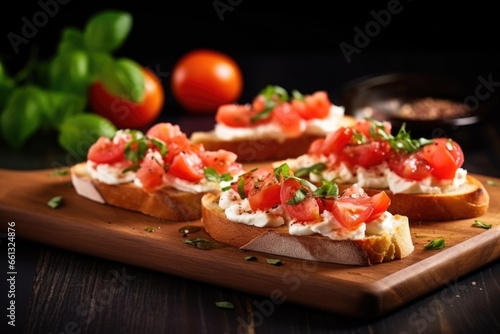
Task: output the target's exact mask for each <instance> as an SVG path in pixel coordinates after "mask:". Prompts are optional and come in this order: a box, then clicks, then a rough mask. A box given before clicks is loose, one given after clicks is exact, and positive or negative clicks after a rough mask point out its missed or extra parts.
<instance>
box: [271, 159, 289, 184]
mask: <svg viewBox="0 0 500 334" xmlns="http://www.w3.org/2000/svg"><path fill="white" fill-rule="evenodd" d="M274 176H275V177H276V179H277V180H278V181H279V180H281V176H283V178H285V179H286V178H288V177H290V167H289V166H288V164H287V163H283V164H281V165H279V166H278V167H276V168H275V169H274Z"/></svg>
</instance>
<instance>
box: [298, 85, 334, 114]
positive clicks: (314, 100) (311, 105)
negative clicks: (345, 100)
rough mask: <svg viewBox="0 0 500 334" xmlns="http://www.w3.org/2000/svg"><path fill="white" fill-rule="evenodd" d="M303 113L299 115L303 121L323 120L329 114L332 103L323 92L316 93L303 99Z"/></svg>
mask: <svg viewBox="0 0 500 334" xmlns="http://www.w3.org/2000/svg"><path fill="white" fill-rule="evenodd" d="M304 104H305V112H304V113H301V114H300V115H301V116H302V118H304V119H313V118H319V119H323V118H325V117H327V116H328V115H329V114H330V107H331V105H332V103H331V102H330V99H329V98H328V94H327V93H326V92H325V91H318V92H315V93H313V94H311V95H306V96H305V97H304Z"/></svg>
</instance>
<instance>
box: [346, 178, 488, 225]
mask: <svg viewBox="0 0 500 334" xmlns="http://www.w3.org/2000/svg"><path fill="white" fill-rule="evenodd" d="M338 186H339V190H341V191H342V190H344V189H346V188H348V187H349V186H350V184H338ZM363 189H364V190H365V192H366V193H367V194H368V195H369V196H373V195H374V194H376V193H378V192H380V191H381V190H384V191H385V192H386V193H387V195H389V197H390V199H391V204H390V206H389V209H388V211H389V212H391V213H395V212H397V213H399V214H401V215H404V216H407V217H408V218H409V219H410V220H411V221H414V220H417V221H418V220H428V221H443V222H444V221H451V220H457V219H468V218H475V217H479V216H482V215H483V214H485V213H486V212H487V211H488V207H489V202H490V196H489V194H488V192H487V191H486V189H485V188H484V185H483V184H482V183H481V182H480V181H479V180H478V179H476V178H475V177H474V176H472V175H470V174H469V175H467V182H466V183H465V184H464V186H463V187H461V188H460V189H459V190H456V191H453V192H449V193H445V194H399V193H398V194H394V193H393V192H391V191H389V190H388V189H370V188H363Z"/></svg>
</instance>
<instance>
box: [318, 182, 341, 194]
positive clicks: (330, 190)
mask: <svg viewBox="0 0 500 334" xmlns="http://www.w3.org/2000/svg"><path fill="white" fill-rule="evenodd" d="M313 194H314V195H315V196H320V197H330V196H333V197H337V196H338V195H339V187H338V185H337V184H336V183H333V182H329V181H323V184H322V185H321V187H319V188H318V189H316V190H314V191H313Z"/></svg>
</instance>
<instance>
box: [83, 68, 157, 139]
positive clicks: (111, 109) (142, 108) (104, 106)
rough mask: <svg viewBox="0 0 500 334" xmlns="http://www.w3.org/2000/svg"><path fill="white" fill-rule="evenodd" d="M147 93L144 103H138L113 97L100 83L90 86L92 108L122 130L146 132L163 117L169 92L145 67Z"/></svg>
mask: <svg viewBox="0 0 500 334" xmlns="http://www.w3.org/2000/svg"><path fill="white" fill-rule="evenodd" d="M143 72H144V79H145V90H144V98H143V100H142V101H141V102H139V103H135V102H132V101H129V100H127V99H125V98H123V97H119V96H114V95H112V94H111V93H110V92H109V91H108V90H107V89H106V87H104V85H103V84H102V83H101V82H99V81H97V82H94V83H92V84H91V85H90V87H89V105H90V109H91V110H92V111H93V112H95V113H96V114H99V115H101V116H103V117H106V118H107V119H109V120H110V121H111V122H112V123H113V124H114V125H115V126H116V127H118V128H119V129H142V128H144V127H145V126H147V125H149V124H151V123H153V122H154V121H155V120H156V119H158V117H159V116H160V114H161V112H162V108H163V104H164V98H165V92H164V90H163V86H162V84H161V81H160V80H159V78H158V77H157V76H156V74H154V73H153V72H152V71H151V70H150V69H148V68H146V67H144V68H143Z"/></svg>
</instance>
